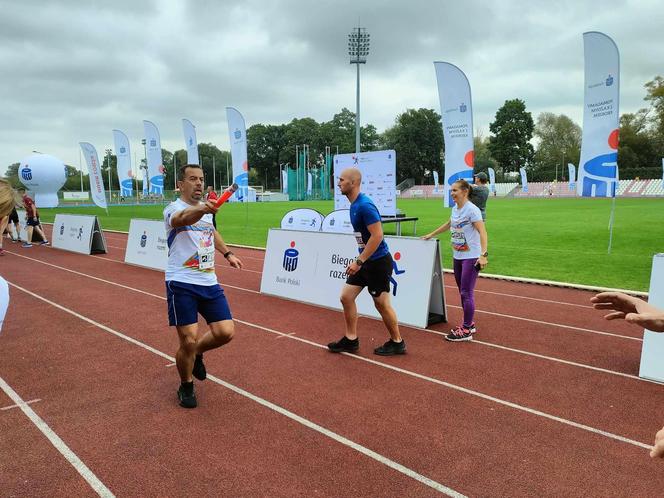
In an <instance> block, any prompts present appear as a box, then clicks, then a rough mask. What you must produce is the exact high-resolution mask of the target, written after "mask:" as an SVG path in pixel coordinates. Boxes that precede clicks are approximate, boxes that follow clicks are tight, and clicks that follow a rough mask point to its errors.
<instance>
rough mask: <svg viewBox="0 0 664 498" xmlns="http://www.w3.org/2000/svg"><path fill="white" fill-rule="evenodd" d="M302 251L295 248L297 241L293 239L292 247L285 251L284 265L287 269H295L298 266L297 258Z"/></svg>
mask: <svg viewBox="0 0 664 498" xmlns="http://www.w3.org/2000/svg"><path fill="white" fill-rule="evenodd" d="M299 255H300V252H299V251H298V250H297V249H295V241H291V243H290V248H289V249H286V250H285V251H284V261H283V263H282V266H283V267H284V270H286V271H295V269H296V268H297V258H298V256H299Z"/></svg>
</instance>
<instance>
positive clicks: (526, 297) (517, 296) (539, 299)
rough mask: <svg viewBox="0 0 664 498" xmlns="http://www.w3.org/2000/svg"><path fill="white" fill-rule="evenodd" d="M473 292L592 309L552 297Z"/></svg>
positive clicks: (454, 286)
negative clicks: (555, 299)
mask: <svg viewBox="0 0 664 498" xmlns="http://www.w3.org/2000/svg"><path fill="white" fill-rule="evenodd" d="M445 287H447V288H449V289H455V290H456V288H457V287H456V285H446V286H445ZM475 292H479V293H482V294H494V295H496V296H501V297H512V298H514V299H528V300H530V301H539V302H540V303H551V304H562V305H564V306H576V307H577V308H590V309H593V307H592V306H590V305H586V304H576V303H568V302H567V301H554V300H552V299H542V298H538V297H530V296H519V295H518V294H507V293H505V292H494V291H486V290H480V289H475Z"/></svg>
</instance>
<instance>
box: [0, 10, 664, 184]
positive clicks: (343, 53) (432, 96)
mask: <svg viewBox="0 0 664 498" xmlns="http://www.w3.org/2000/svg"><path fill="white" fill-rule="evenodd" d="M0 12H2V14H1V15H0V67H1V68H2V70H3V71H2V78H0V96H2V99H1V104H2V105H1V106H0V122H1V123H2V124H3V127H2V128H3V129H2V133H0V172H2V171H4V168H5V167H6V166H7V165H9V164H11V163H14V162H18V161H19V160H21V159H22V158H23V157H25V156H27V155H29V154H30V153H31V151H33V150H37V151H41V152H45V153H49V154H53V155H55V156H57V157H59V158H60V159H62V160H63V161H65V162H66V163H68V164H71V165H73V166H78V165H79V147H78V142H79V141H89V142H91V143H93V144H94V145H95V146H96V147H97V151H98V152H99V153H100V154H103V151H104V149H105V148H108V147H113V138H112V133H111V130H112V129H113V128H118V129H120V130H123V131H125V133H127V135H128V136H129V139H130V141H131V146H132V150H133V151H138V150H139V149H140V148H141V147H140V140H141V138H142V135H143V126H142V120H143V119H149V120H151V121H153V122H154V123H156V124H157V126H158V127H159V130H160V133H161V138H162V146H163V147H164V148H166V149H169V150H176V149H180V148H183V147H184V143H183V137H182V124H181V121H182V118H184V117H186V118H189V119H190V120H191V121H192V122H193V123H194V124H195V125H196V128H197V134H198V140H199V142H212V143H215V144H216V145H217V146H219V147H221V148H224V149H227V148H228V137H227V129H226V114H225V107H226V106H234V107H236V108H237V109H239V110H240V111H241V112H242V113H243V115H244V117H245V119H246V121H247V126H251V125H252V124H255V123H265V124H267V123H274V124H278V123H285V122H289V121H290V120H291V119H293V118H295V117H298V118H300V117H307V116H310V117H312V118H314V119H316V120H317V121H319V122H320V121H327V120H329V119H331V118H332V116H333V115H334V114H335V113H336V112H338V111H339V110H340V109H341V108H342V107H347V108H349V109H351V110H355V67H354V66H352V65H350V64H349V62H348V55H347V35H348V33H349V31H350V29H351V28H352V27H354V26H356V25H357V23H358V18H359V19H360V23H361V25H362V26H364V27H366V28H367V29H368V31H369V32H370V34H371V53H370V55H369V58H368V63H367V64H366V66H363V67H362V109H361V118H362V123H363V124H365V123H372V124H374V125H375V126H376V127H377V128H378V130H379V131H380V132H382V131H384V130H385V129H386V128H387V127H389V126H391V125H392V124H393V122H394V118H395V117H396V115H397V114H398V113H400V112H403V111H404V110H405V109H408V108H419V107H428V108H433V109H435V110H436V111H438V112H440V107H439V103H438V95H437V90H436V81H435V73H434V68H433V61H434V60H441V61H448V62H451V63H453V64H456V65H457V66H459V67H460V68H462V69H463V70H464V71H465V73H466V75H467V76H468V78H469V80H470V83H471V88H472V94H473V106H474V121H475V127H476V129H480V130H482V131H483V133H484V134H485V135H487V134H488V127H489V123H490V122H491V121H492V120H493V118H494V116H495V112H496V110H497V109H498V107H500V106H501V105H502V104H503V102H504V101H505V100H506V99H511V98H517V97H518V98H522V99H524V100H525V102H526V106H527V108H528V110H529V111H530V112H532V113H533V117H536V116H537V115H538V114H539V113H540V112H544V111H551V112H555V113H565V114H567V115H569V116H570V117H572V118H573V119H574V120H575V121H576V122H577V123H578V124H579V125H580V124H581V122H582V105H583V41H582V33H583V32H584V31H591V30H597V31H602V32H604V33H606V34H608V35H609V36H611V37H612V38H613V39H614V40H615V42H616V43H617V45H618V48H619V49H620V54H621V78H622V81H621V109H620V110H621V113H624V112H634V111H636V110H637V109H639V108H640V107H644V105H645V103H644V102H643V96H644V95H645V92H644V89H643V85H644V83H646V82H647V81H649V80H651V79H652V78H653V77H654V76H656V75H658V74H659V75H663V76H664V63H663V61H664V37H663V35H662V26H664V8H663V7H662V4H661V1H659V0H624V1H612V0H607V1H604V2H584V1H583V0H574V1H571V0H560V1H558V2H551V1H546V2H544V1H538V0H530V1H528V0H524V1H521V0H502V1H501V2H490V1H484V2H480V1H477V0H465V1H464V2H460V1H447V0H444V1H443V0H437V1H434V0H431V1H426V0H408V1H405V2H404V1H379V0H364V1H359V2H358V1H356V0H355V1H349V0H336V1H326V0H318V1H304V0H281V1H273V0H236V1H233V2H227V1H213V0H199V1H193V0H189V1H188V0H161V1H153V2H148V1H142V0H132V1H129V0H114V1H113V2H110V1H108V2H102V1H82V0H54V1H52V2H43V1H38V0H21V1H12V0H0ZM132 155H133V154H132Z"/></svg>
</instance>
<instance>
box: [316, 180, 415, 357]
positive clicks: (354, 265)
mask: <svg viewBox="0 0 664 498" xmlns="http://www.w3.org/2000/svg"><path fill="white" fill-rule="evenodd" d="M361 185H362V173H360V170H358V169H357V168H347V169H345V170H343V171H342V172H341V175H340V176H339V181H338V187H339V189H340V190H341V193H342V194H343V195H345V196H346V197H347V198H348V200H349V201H350V203H351V204H350V222H351V224H352V225H353V230H355V238H356V240H357V246H358V251H359V256H358V257H357V258H356V259H355V260H354V261H352V262H351V263H349V264H348V266H347V268H346V274H347V275H348V278H347V279H346V284H345V285H344V287H343V289H342V290H341V304H342V306H343V310H344V320H345V325H346V333H345V335H344V336H343V337H342V338H341V339H340V340H338V341H336V342H331V343H329V344H328V345H327V347H328V348H329V350H330V351H332V352H333V353H342V352H349V353H352V352H355V351H357V350H358V349H359V347H360V340H359V339H358V338H357V306H356V304H355V300H356V299H357V296H358V295H359V294H360V292H362V289H364V288H365V287H367V288H368V289H369V294H371V297H372V298H373V302H374V306H376V309H377V310H378V313H380V316H381V317H382V319H383V323H384V324H385V327H387V331H388V332H389V334H390V340H389V341H387V342H386V343H385V344H383V345H382V346H380V347H378V348H376V349H374V353H375V354H377V355H381V356H392V355H397V354H404V353H405V352H406V343H405V342H404V340H403V339H402V338H401V334H400V333H399V324H398V322H397V314H396V312H395V311H394V308H392V304H391V303H390V277H391V276H392V268H393V265H392V255H391V254H390V250H389V249H388V247H387V243H386V242H385V240H384V239H383V224H382V222H381V220H380V213H379V212H378V208H376V206H375V204H374V203H373V201H372V200H371V199H370V198H369V197H368V196H367V195H365V194H363V193H361V192H360V187H361Z"/></svg>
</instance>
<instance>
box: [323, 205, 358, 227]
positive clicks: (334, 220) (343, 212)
mask: <svg viewBox="0 0 664 498" xmlns="http://www.w3.org/2000/svg"><path fill="white" fill-rule="evenodd" d="M321 231H323V232H334V233H354V232H355V230H353V225H352V223H351V222H350V210H349V209H337V210H336V211H332V212H331V213H330V214H328V215H327V216H326V217H325V219H324V220H323V226H322V228H321Z"/></svg>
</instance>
